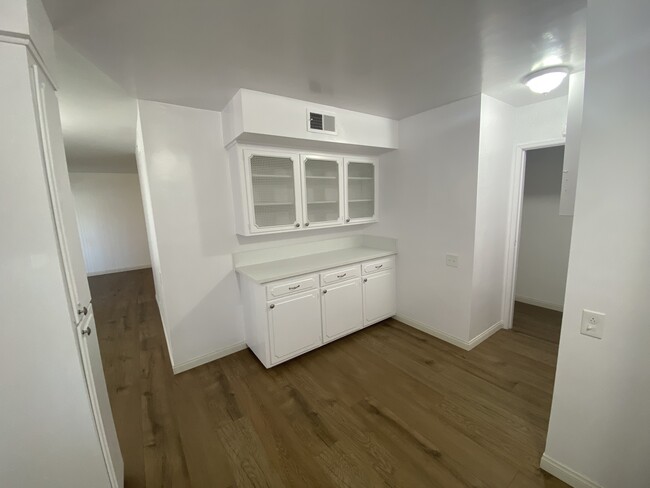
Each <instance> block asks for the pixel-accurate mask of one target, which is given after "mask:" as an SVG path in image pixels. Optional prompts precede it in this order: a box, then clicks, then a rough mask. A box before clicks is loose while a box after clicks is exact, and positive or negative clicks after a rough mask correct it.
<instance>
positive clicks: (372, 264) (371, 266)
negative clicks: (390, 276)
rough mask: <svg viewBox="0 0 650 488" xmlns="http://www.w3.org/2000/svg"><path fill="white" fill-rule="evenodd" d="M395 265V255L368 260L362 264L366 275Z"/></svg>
mask: <svg viewBox="0 0 650 488" xmlns="http://www.w3.org/2000/svg"><path fill="white" fill-rule="evenodd" d="M394 267H395V256H389V257H387V258H382V259H376V260H375V261H368V262H365V263H363V264H362V265H361V269H362V270H363V274H364V275H368V274H372V273H377V272H379V271H385V270H387V269H393V268H394Z"/></svg>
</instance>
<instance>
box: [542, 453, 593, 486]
mask: <svg viewBox="0 0 650 488" xmlns="http://www.w3.org/2000/svg"><path fill="white" fill-rule="evenodd" d="M539 467H540V468H542V469H543V470H544V471H546V472H547V473H550V474H552V475H553V476H555V477H556V478H559V479H561V480H562V481H564V482H565V483H567V484H569V485H571V486H572V487H573V488H602V487H601V486H600V485H599V484H597V483H595V482H593V481H591V480H590V479H589V478H587V477H586V476H583V475H581V474H580V473H577V472H575V471H574V470H572V469H571V468H569V467H568V466H565V465H564V464H562V463H560V462H558V461H556V460H555V459H553V458H550V457H548V456H547V455H546V454H543V455H542V460H541V461H540V463H539Z"/></svg>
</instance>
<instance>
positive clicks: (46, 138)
mask: <svg viewBox="0 0 650 488" xmlns="http://www.w3.org/2000/svg"><path fill="white" fill-rule="evenodd" d="M32 73H33V82H34V87H33V88H34V92H35V93H34V94H35V96H36V102H37V103H36V115H37V120H38V122H39V128H40V134H41V142H42V144H41V149H42V151H43V160H44V164H45V172H46V174H47V178H48V182H49V186H50V199H51V203H52V212H53V214H54V221H55V224H56V231H57V236H58V239H59V248H60V251H61V258H62V261H63V266H64V269H65V273H66V279H67V285H68V291H69V298H70V302H71V303H70V308H71V313H72V314H73V316H74V317H76V318H75V322H76V323H78V322H79V321H80V320H81V319H82V318H83V310H84V307H86V309H87V308H88V307H89V306H90V288H89V287H88V279H87V275H86V265H85V263H84V258H83V252H82V250H81V239H80V237H79V229H78V226H77V214H76V211H75V208H74V200H73V196H72V190H71V189H70V178H69V176H68V166H67V162H66V157H65V149H64V148H63V132H62V130H61V119H60V118H59V102H58V99H57V97H56V93H55V92H54V89H53V88H52V85H50V83H49V81H47V79H46V78H45V76H44V75H43V74H42V72H41V71H40V69H39V68H38V66H37V65H33V71H32Z"/></svg>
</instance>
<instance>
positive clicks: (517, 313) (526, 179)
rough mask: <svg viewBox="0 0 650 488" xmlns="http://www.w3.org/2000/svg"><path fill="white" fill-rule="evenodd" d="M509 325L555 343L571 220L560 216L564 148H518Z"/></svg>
mask: <svg viewBox="0 0 650 488" xmlns="http://www.w3.org/2000/svg"><path fill="white" fill-rule="evenodd" d="M520 160H521V180H519V181H520V190H519V192H520V195H519V199H518V201H519V205H518V209H517V220H516V223H517V228H516V234H515V235H516V237H515V246H514V253H515V256H514V263H513V264H514V266H513V273H512V274H513V276H512V286H511V294H510V303H509V308H510V315H509V322H510V323H509V325H510V327H512V328H513V329H514V330H515V331H517V332H521V333H525V334H528V335H532V336H534V337H537V338H540V339H545V340H548V341H551V342H554V343H557V342H559V338H560V326H561V323H562V310H563V306H564V292H565V288H566V277H567V268H568V262H569V248H570V244H571V229H572V225H573V217H572V216H570V215H561V212H560V208H561V205H560V199H561V195H562V178H563V164H564V144H552V145H548V146H544V147H535V148H529V149H523V150H522V155H521V158H520Z"/></svg>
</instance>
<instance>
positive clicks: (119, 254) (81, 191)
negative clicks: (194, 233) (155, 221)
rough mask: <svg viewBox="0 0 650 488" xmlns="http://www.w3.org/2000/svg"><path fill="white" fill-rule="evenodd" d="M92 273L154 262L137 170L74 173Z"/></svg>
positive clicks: (81, 229) (72, 179)
mask: <svg viewBox="0 0 650 488" xmlns="http://www.w3.org/2000/svg"><path fill="white" fill-rule="evenodd" d="M70 185H71V186H72V194H73V196H74V200H75V209H76V211H77V221H78V223H79V234H80V236H81V245H82V248H83V253H84V260H85V262H86V270H87V271H88V274H90V275H92V274H102V273H110V272H115V271H124V270H128V269H137V268H145V267H148V266H150V265H151V260H150V259H149V249H148V245H147V232H146V228H145V223H144V212H143V210H142V197H141V195H140V182H139V180H138V174H137V173H74V172H71V173H70Z"/></svg>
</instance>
